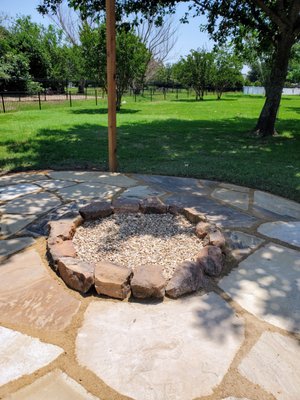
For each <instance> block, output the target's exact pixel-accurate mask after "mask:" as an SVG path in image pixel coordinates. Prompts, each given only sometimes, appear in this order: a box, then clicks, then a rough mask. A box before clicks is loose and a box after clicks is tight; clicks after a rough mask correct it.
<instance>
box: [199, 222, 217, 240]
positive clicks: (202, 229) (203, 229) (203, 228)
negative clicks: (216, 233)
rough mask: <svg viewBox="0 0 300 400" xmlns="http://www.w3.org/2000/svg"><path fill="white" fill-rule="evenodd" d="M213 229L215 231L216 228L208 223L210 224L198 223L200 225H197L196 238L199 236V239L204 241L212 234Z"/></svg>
mask: <svg viewBox="0 0 300 400" xmlns="http://www.w3.org/2000/svg"><path fill="white" fill-rule="evenodd" d="M213 229H215V226H214V225H212V224H210V223H208V222H203V221H200V222H198V224H197V225H196V228H195V233H196V236H198V238H200V239H204V238H205V236H206V235H207V234H208V233H210V232H211V231H212V230H213Z"/></svg>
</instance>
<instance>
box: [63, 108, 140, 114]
mask: <svg viewBox="0 0 300 400" xmlns="http://www.w3.org/2000/svg"><path fill="white" fill-rule="evenodd" d="M140 111H141V110H133V109H132V108H121V110H120V111H118V112H117V113H118V114H136V113H138V112H140ZM69 112H70V113H71V114H76V115H81V114H90V115H94V114H107V112H108V110H107V108H80V109H76V110H69Z"/></svg>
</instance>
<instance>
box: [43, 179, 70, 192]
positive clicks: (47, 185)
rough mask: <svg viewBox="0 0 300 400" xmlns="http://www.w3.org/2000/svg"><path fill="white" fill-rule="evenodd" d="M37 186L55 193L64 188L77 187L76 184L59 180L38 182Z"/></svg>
mask: <svg viewBox="0 0 300 400" xmlns="http://www.w3.org/2000/svg"><path fill="white" fill-rule="evenodd" d="M37 185H39V186H40V187H42V188H43V189H45V190H49V191H52V190H53V191H55V190H57V189H62V188H64V187H68V186H73V185H76V182H70V181H60V180H58V179H45V180H44V181H38V182H37Z"/></svg>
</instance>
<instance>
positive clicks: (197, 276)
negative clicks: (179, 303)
mask: <svg viewBox="0 0 300 400" xmlns="http://www.w3.org/2000/svg"><path fill="white" fill-rule="evenodd" d="M203 287H204V279H203V271H202V268H201V267H200V266H199V264H198V263H196V262H192V261H184V262H183V263H181V264H178V265H177V267H176V269H175V272H174V275H173V276H172V278H171V279H170V281H169V283H168V285H167V287H166V294H167V295H168V296H169V297H171V298H173V299H176V298H178V297H180V296H182V295H184V294H187V293H192V292H195V291H196V290H199V289H201V288H203Z"/></svg>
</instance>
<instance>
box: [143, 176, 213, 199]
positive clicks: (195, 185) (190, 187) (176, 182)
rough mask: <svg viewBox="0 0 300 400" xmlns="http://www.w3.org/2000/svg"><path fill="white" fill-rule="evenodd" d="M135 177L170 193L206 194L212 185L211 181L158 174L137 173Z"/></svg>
mask: <svg viewBox="0 0 300 400" xmlns="http://www.w3.org/2000/svg"><path fill="white" fill-rule="evenodd" d="M137 177H138V178H139V179H140V180H142V181H144V182H146V183H147V184H148V185H151V186H153V187H156V188H157V189H158V190H161V191H164V192H171V193H173V192H180V193H189V194H192V195H196V196H201V195H207V194H209V193H210V192H211V186H212V182H211V181H200V180H198V179H192V178H178V177H174V176H160V175H137ZM215 185H216V184H215Z"/></svg>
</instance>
